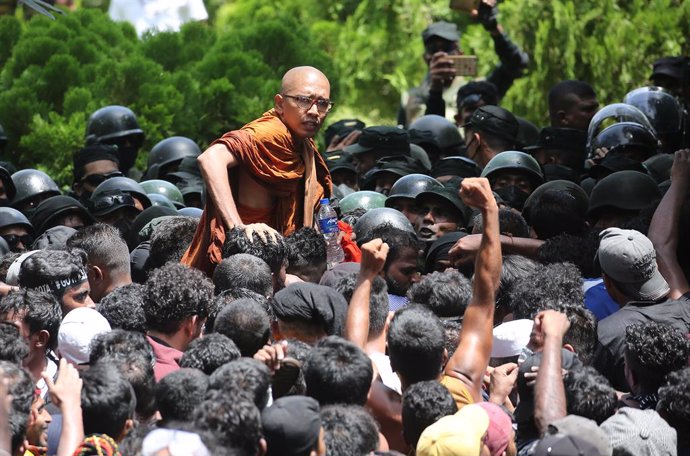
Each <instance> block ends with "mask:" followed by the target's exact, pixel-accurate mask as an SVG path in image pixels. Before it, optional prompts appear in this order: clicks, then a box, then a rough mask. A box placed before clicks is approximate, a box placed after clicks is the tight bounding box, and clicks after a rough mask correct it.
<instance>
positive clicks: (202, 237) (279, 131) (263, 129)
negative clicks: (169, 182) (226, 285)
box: [182, 109, 331, 274]
mask: <svg viewBox="0 0 690 456" xmlns="http://www.w3.org/2000/svg"><path fill="white" fill-rule="evenodd" d="M213 144H223V145H225V146H226V147H227V148H228V149H229V150H230V151H231V152H232V154H233V155H234V156H235V158H236V159H237V160H238V161H239V164H238V165H237V166H235V167H233V168H231V169H230V170H229V175H230V186H231V188H232V194H233V197H234V200H235V204H236V206H237V211H238V213H239V215H240V218H241V219H242V222H243V223H244V224H250V223H265V224H267V225H269V226H271V227H272V228H274V229H275V230H276V231H278V232H279V233H282V234H283V235H288V234H290V233H292V232H293V231H295V230H296V229H298V228H301V227H303V226H313V225H314V213H315V211H316V209H317V207H318V204H319V200H320V199H321V198H323V197H329V196H330V195H331V176H330V174H329V172H328V168H327V167H326V163H325V162H324V160H323V158H322V157H321V155H320V154H319V153H318V151H317V149H316V145H315V144H314V141H313V140H311V139H307V140H305V141H301V142H298V141H296V140H295V139H294V138H293V136H292V134H291V133H290V131H289V130H288V129H287V127H286V126H285V124H284V123H283V122H282V121H281V120H280V118H279V117H278V116H277V114H276V112H275V110H273V109H272V110H270V111H268V112H266V113H264V115H263V116H261V117H260V118H259V119H257V120H254V121H253V122H250V123H248V124H247V125H245V126H244V127H242V128H241V129H240V130H235V131H231V132H229V133H226V134H225V135H223V136H222V137H221V138H220V139H218V140H216V141H215V142H214V143H213ZM228 153H230V152H228ZM240 169H242V170H243V171H245V172H247V174H249V176H251V177H252V178H254V179H255V180H256V182H257V183H258V184H259V185H261V186H262V187H264V188H265V189H266V192H267V193H270V194H271V195H272V196H274V197H275V206H273V207H271V208H267V209H255V208H250V207H247V206H244V205H242V204H241V203H240V195H241V193H242V189H239V188H237V178H238V171H239V170H240ZM224 242H225V226H224V225H223V223H222V221H221V218H220V214H219V213H218V211H217V209H216V207H215V205H214V203H213V201H212V200H211V198H208V199H207V201H206V207H205V208H204V213H203V215H202V216H201V220H200V221H199V226H198V228H197V230H196V233H195V234H194V239H193V240H192V244H191V246H190V247H189V249H188V250H187V252H186V253H185V255H184V256H183V257H182V263H183V264H186V265H189V266H192V267H195V268H197V269H200V270H202V271H204V272H205V273H207V274H212V272H213V269H214V268H215V265H217V264H218V263H220V261H221V259H222V258H221V254H222V251H223V243H224Z"/></svg>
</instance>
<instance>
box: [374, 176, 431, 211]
mask: <svg viewBox="0 0 690 456" xmlns="http://www.w3.org/2000/svg"><path fill="white" fill-rule="evenodd" d="M439 188H443V184H441V183H440V182H439V181H437V180H436V179H434V178H433V177H430V176H427V175H425V174H408V175H407V176H403V177H401V178H400V179H398V180H397V181H396V182H395V184H393V186H392V187H391V191H390V193H389V194H388V200H386V207H390V202H389V201H390V200H393V201H394V200H395V199H397V198H410V199H414V198H416V197H417V195H419V194H420V193H422V192H426V191H429V190H434V189H439ZM391 202H392V201H391Z"/></svg>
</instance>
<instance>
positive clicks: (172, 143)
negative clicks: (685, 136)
mask: <svg viewBox="0 0 690 456" xmlns="http://www.w3.org/2000/svg"><path fill="white" fill-rule="evenodd" d="M199 155H201V149H199V146H197V144H196V143H195V142H194V141H192V140H191V139H189V138H185V137H184V136H172V137H170V138H166V139H164V140H163V141H160V142H159V143H158V144H156V145H155V146H153V149H151V152H149V159H148V169H147V170H146V174H145V176H146V178H147V179H163V178H165V176H166V175H167V174H168V173H170V172H175V171H177V168H176V167H175V165H178V164H179V163H180V162H181V161H182V159H183V158H185V157H195V158H196V157H198V156H199Z"/></svg>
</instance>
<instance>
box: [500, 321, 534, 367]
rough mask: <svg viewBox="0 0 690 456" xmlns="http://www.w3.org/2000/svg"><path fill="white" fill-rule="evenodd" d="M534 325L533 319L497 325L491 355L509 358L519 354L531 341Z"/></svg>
mask: <svg viewBox="0 0 690 456" xmlns="http://www.w3.org/2000/svg"><path fill="white" fill-rule="evenodd" d="M533 325H534V321H532V320H513V321H508V322H505V323H501V324H500V325H498V326H496V327H495V328H494V343H493V346H492V349H491V357H492V358H508V357H510V356H517V355H519V354H520V352H521V351H522V349H523V348H525V347H526V346H527V343H528V342H529V336H530V334H532V326H533Z"/></svg>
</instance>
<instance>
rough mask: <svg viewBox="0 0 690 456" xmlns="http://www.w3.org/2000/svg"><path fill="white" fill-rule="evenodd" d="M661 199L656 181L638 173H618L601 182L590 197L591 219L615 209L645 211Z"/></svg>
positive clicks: (589, 213)
mask: <svg viewBox="0 0 690 456" xmlns="http://www.w3.org/2000/svg"><path fill="white" fill-rule="evenodd" d="M660 198H661V191H660V190H659V187H658V186H657V183H656V181H655V180H654V179H653V178H652V177H650V176H648V175H647V174H643V173H640V172H638V171H618V172H616V173H613V174H609V175H608V176H606V177H605V178H603V179H602V180H600V181H599V182H598V183H597V184H596V185H595V186H594V188H593V189H592V194H591V195H590V197H589V212H588V215H589V217H590V218H593V219H596V218H598V217H597V216H598V215H600V213H601V212H602V211H606V209H607V208H613V209H618V210H623V211H639V210H641V209H645V208H647V207H649V206H650V205H651V204H653V203H654V202H655V201H657V200H659V199H660Z"/></svg>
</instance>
